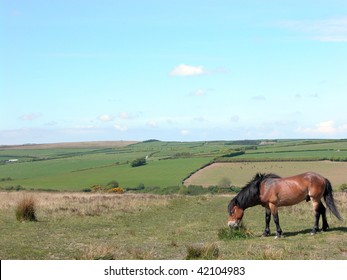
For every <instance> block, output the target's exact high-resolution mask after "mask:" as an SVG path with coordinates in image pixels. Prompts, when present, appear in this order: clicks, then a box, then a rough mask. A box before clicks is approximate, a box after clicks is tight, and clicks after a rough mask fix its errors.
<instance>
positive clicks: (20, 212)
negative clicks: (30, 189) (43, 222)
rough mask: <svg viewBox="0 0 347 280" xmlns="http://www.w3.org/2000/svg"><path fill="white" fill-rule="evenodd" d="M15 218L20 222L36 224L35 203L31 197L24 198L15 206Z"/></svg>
mask: <svg viewBox="0 0 347 280" xmlns="http://www.w3.org/2000/svg"><path fill="white" fill-rule="evenodd" d="M16 218H17V220H18V221H20V222H24V221H30V222H36V221H37V219H36V202H35V200H34V198H33V197H32V196H24V197H23V198H22V199H21V200H20V201H19V202H18V204H17V206H16Z"/></svg>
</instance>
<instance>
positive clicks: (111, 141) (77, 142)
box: [0, 138, 347, 148]
mask: <svg viewBox="0 0 347 280" xmlns="http://www.w3.org/2000/svg"><path fill="white" fill-rule="evenodd" d="M240 141H261V142H281V141H329V142H330V141H347V138H339V139H338V138H273V139H270V138H264V139H229V140H228V139H219V140H218V139H215V140H191V141H179V140H160V139H146V140H96V141H76V142H69V141H66V142H47V143H21V144H9V145H7V144H4V145H3V144H0V148H7V147H27V146H45V145H48V146H49V145H68V144H77V145H78V144H85V145H89V144H97V143H99V144H102V143H105V144H111V143H114V144H115V143H127V142H129V143H133V144H137V143H145V142H172V143H194V142H207V143H209V142H240ZM129 145H131V144H129ZM100 146H102V145H100Z"/></svg>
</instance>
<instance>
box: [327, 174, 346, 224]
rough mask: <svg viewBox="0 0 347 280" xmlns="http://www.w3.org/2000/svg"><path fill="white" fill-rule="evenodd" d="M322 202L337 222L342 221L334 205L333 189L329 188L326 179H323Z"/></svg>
mask: <svg viewBox="0 0 347 280" xmlns="http://www.w3.org/2000/svg"><path fill="white" fill-rule="evenodd" d="M324 200H325V203H326V204H327V206H328V208H329V210H330V211H331V212H332V213H333V214H334V215H335V216H336V218H338V219H339V220H342V217H341V215H340V213H339V211H338V210H337V208H336V205H335V201H334V197H333V188H332V187H331V183H330V181H329V180H328V179H326V178H325V191H324Z"/></svg>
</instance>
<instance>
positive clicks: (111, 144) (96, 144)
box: [0, 141, 138, 150]
mask: <svg viewBox="0 0 347 280" xmlns="http://www.w3.org/2000/svg"><path fill="white" fill-rule="evenodd" d="M136 143H138V141H90V142H65V143H47V144H24V145H4V146H0V149H18V150H30V149H57V148H62V149H65V148H120V147H125V146H128V145H131V144H136Z"/></svg>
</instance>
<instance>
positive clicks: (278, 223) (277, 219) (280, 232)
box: [270, 204, 283, 238]
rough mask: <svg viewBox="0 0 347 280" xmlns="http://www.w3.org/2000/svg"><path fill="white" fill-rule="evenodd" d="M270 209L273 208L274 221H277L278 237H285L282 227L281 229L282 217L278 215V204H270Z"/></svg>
mask: <svg viewBox="0 0 347 280" xmlns="http://www.w3.org/2000/svg"><path fill="white" fill-rule="evenodd" d="M270 209H271V213H272V216H273V217H274V222H275V225H276V231H277V233H276V238H278V237H283V235H282V229H281V226H280V219H279V217H278V208H277V206H276V205H274V204H270Z"/></svg>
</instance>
